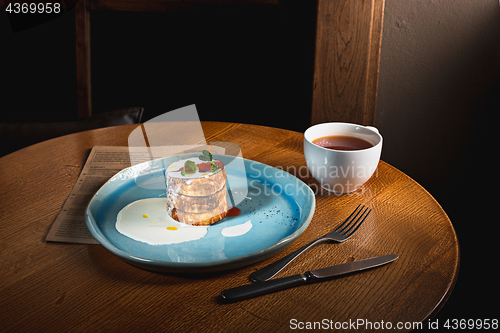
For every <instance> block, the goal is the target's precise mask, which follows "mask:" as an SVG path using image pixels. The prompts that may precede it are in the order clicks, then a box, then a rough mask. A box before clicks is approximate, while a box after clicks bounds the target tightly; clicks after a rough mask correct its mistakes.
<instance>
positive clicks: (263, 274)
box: [250, 237, 328, 282]
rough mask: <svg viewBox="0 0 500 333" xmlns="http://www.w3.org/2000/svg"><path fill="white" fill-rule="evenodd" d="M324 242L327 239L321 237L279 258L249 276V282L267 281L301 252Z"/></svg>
mask: <svg viewBox="0 0 500 333" xmlns="http://www.w3.org/2000/svg"><path fill="white" fill-rule="evenodd" d="M326 240H328V238H323V237H321V238H318V239H315V240H313V241H312V242H310V243H309V244H306V245H304V246H303V247H301V248H300V249H298V250H296V251H295V252H292V253H290V254H289V255H287V256H285V257H283V258H281V259H280V260H278V261H275V262H273V263H272V264H269V265H267V266H266V267H263V268H261V269H259V270H258V271H255V272H253V273H252V274H250V280H252V281H254V282H262V281H266V280H269V279H270V278H272V277H273V276H275V275H276V274H278V273H279V272H280V271H281V270H282V269H283V268H285V266H286V265H288V264H289V263H290V262H292V260H293V259H295V258H297V257H298V256H299V255H300V254H301V253H302V252H304V251H305V250H307V249H309V248H310V247H313V246H314V245H316V244H319V243H322V242H324V241H326Z"/></svg>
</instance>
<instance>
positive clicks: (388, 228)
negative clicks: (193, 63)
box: [0, 122, 459, 332]
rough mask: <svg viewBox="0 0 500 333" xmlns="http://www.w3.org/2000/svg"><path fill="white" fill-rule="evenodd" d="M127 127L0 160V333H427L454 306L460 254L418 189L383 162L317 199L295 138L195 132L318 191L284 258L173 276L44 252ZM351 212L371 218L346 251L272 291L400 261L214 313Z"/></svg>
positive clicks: (247, 129) (329, 251)
mask: <svg viewBox="0 0 500 333" xmlns="http://www.w3.org/2000/svg"><path fill="white" fill-rule="evenodd" d="M137 126H138V125H127V126H119V127H111V128H103V129H97V130H91V131H86V132H81V133H76V134H72V135H68V136H65V137H61V138H56V139H53V140H49V141H45V142H42V143H39V144H36V145H33V146H30V147H28V148H25V149H22V150H19V151H17V152H15V153H12V154H10V155H7V156H4V157H2V158H0V184H1V186H0V202H1V204H0V218H1V224H0V230H1V232H0V247H1V255H0V261H1V265H0V267H1V268H0V269H1V274H0V281H1V282H0V285H1V287H0V294H1V296H0V297H1V303H0V304H1V305H0V322H1V323H2V328H3V329H4V330H5V331H47V330H49V329H50V330H57V331H86V332H94V331H179V332H184V331H186V332H202V331H206V332H246V331H252V332H278V331H288V330H290V329H294V328H297V329H299V328H307V327H311V328H329V329H330V328H332V329H335V328H343V330H345V331H348V330H351V329H354V328H356V329H363V330H365V331H377V332H380V331H389V330H391V329H392V330H393V329H396V328H402V330H401V331H410V330H412V329H414V328H419V325H423V327H427V322H426V320H427V319H428V318H430V317H431V316H432V315H433V314H434V313H435V312H436V311H437V310H438V309H439V308H440V307H441V306H442V305H443V303H444V302H445V301H446V298H447V297H448V295H449V294H450V292H451V290H452V288H453V285H454V283H455V280H456V277H457V271H458V266H459V248H458V241H457V237H456V234H455V231H454V229H453V226H452V224H451V222H450V220H449V219H448V217H447V215H446V213H445V212H444V211H443V209H442V208H441V207H440V205H439V204H438V203H437V202H436V201H435V200H434V198H433V197H432V196H431V195H430V194H429V193H428V192H427V191H426V190H425V189H423V188H422V187H421V186H420V185H419V184H417V183H416V182H415V181H413V180H412V179H411V178H409V177H408V176H406V175H405V174H403V173H402V172H400V171H399V170H397V169H395V168H394V167H392V166H390V165H388V164H387V163H384V162H380V165H379V168H378V171H377V173H376V174H375V175H374V176H373V177H372V178H371V179H370V180H369V181H368V182H367V183H366V184H365V185H364V186H363V188H361V189H359V190H358V191H357V192H355V193H353V194H349V195H343V196H336V195H333V194H329V193H324V192H322V191H321V190H320V188H319V186H318V183H317V182H316V181H315V180H314V179H313V178H311V177H309V175H308V174H307V172H305V170H306V169H305V160H304V156H303V141H302V140H303V135H302V133H297V132H293V131H288V130H283V129H277V128H269V127H263V126H256V125H245V124H234V123H222V122H203V123H202V126H203V130H204V133H205V137H206V140H207V142H214V141H222V142H232V143H235V144H237V145H239V147H240V148H241V151H242V154H243V157H244V158H247V159H251V160H255V161H259V162H262V163H266V164H268V165H271V166H275V167H280V168H283V169H285V170H287V169H286V168H287V167H288V170H297V173H296V174H295V175H296V176H297V177H299V178H301V179H302V180H303V181H304V182H306V183H307V184H309V185H310V186H311V188H312V189H313V191H315V193H316V211H315V213H314V217H313V219H312V221H311V223H310V226H309V227H308V229H307V230H306V231H305V232H304V233H303V234H302V235H301V236H300V237H299V238H298V239H297V240H296V241H295V242H294V243H292V244H291V245H290V246H289V247H288V248H286V249H285V250H284V251H282V252H281V253H279V254H277V255H275V256H273V257H271V258H268V259H266V260H264V261H261V262H258V263H256V264H253V265H251V266H247V267H244V268H241V269H238V270H233V271H228V272H222V273H217V274H210V275H202V276H180V275H168V274H159V273H154V272H149V271H146V270H142V269H139V268H137V267H134V266H132V265H129V264H127V263H125V262H124V261H122V260H121V259H119V258H118V257H116V256H115V255H113V254H111V252H109V251H107V250H106V249H105V248H104V247H102V246H101V245H83V244H64V243H47V242H45V241H44V239H45V236H46V234H47V232H48V230H49V228H50V227H51V225H52V222H53V221H54V218H55V217H56V215H57V214H58V212H59V210H60V209H61V207H62V205H63V203H64V202H65V200H66V198H67V196H68V195H69V193H70V191H71V189H72V187H73V185H74V184H75V182H76V180H77V178H78V176H79V173H80V171H81V169H82V167H83V165H84V163H85V161H86V158H87V156H88V154H89V152H90V150H91V148H92V147H93V146H96V145H100V146H126V145H127V138H128V135H129V134H130V133H131V132H132V130H133V129H134V128H136V127H137ZM298 170H302V173H299V172H298ZM289 172H291V171H289ZM291 173H292V172H291ZM360 203H362V204H365V205H367V206H369V207H371V208H373V212H372V214H371V215H370V216H369V218H368V219H367V220H366V222H365V223H364V224H363V226H362V227H361V228H360V229H359V230H358V231H357V233H356V234H355V235H354V236H353V237H352V238H351V239H349V240H348V241H347V242H345V243H342V244H323V245H319V246H316V247H314V248H312V249H310V250H308V252H306V253H305V254H303V255H302V256H301V257H299V258H298V259H297V260H295V261H294V262H293V263H292V264H290V265H289V266H287V267H286V268H285V269H284V270H283V271H282V272H280V273H279V275H278V276H277V277H281V276H287V275H292V274H298V273H304V272H305V271H307V270H310V269H315V268H321V267H326V266H330V265H334V264H340V263H344V262H347V261H352V260H358V259H364V258H369V257H373V256H379V255H385V254H392V253H394V254H398V255H399V259H398V260H396V261H395V262H393V263H391V264H389V265H386V266H383V267H381V268H377V269H374V270H369V271H365V272H363V273H360V274H355V275H350V276H347V277H343V278H339V279H334V280H329V281H326V282H322V283H316V284H310V285H304V286H300V287H297V288H292V289H288V290H284V291H280V292H277V293H273V294H269V295H265V296H262V297H257V298H254V299H249V300H245V301H241V302H238V303H232V304H225V303H223V302H222V301H221V298H220V293H221V291H222V290H224V289H227V288H231V287H236V286H239V285H242V284H248V283H251V282H250V281H249V279H248V276H249V275H250V273H252V272H253V271H255V270H257V269H259V268H261V267H263V266H265V265H267V264H269V263H271V262H273V261H275V260H277V259H279V258H281V257H282V256H283V255H285V254H288V253H291V252H292V251H294V250H295V249H297V248H299V247H301V246H303V245H305V244H306V243H308V242H310V241H312V240H313V239H315V238H317V237H320V236H322V235H324V234H325V233H327V232H329V231H331V230H332V229H333V228H334V227H335V226H336V225H338V224H339V223H340V222H341V221H343V220H344V219H345V218H346V217H347V216H348V215H349V212H350V211H352V210H353V209H354V208H355V207H356V206H357V205H358V204H360Z"/></svg>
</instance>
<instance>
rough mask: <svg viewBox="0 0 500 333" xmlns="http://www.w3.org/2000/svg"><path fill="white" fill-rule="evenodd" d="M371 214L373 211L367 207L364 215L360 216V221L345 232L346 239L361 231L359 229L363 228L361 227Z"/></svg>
mask: <svg viewBox="0 0 500 333" xmlns="http://www.w3.org/2000/svg"><path fill="white" fill-rule="evenodd" d="M371 212H372V209H371V208H369V207H366V209H365V210H364V211H363V213H361V215H360V216H359V218H358V220H357V221H356V222H355V223H354V224H353V225H352V226H351V227H350V228H349V229H348V230H346V231H345V234H344V236H345V237H346V238H349V237H351V236H352V235H353V234H354V233H355V232H356V231H357V230H358V229H359V227H361V225H362V224H363V222H365V220H366V218H367V217H368V215H370V213H371ZM365 214H366V215H365ZM363 215H364V216H363Z"/></svg>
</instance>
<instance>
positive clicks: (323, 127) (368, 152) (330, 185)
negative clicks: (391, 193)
mask: <svg viewBox="0 0 500 333" xmlns="http://www.w3.org/2000/svg"><path fill="white" fill-rule="evenodd" d="M333 135H345V136H353V137H357V138H360V139H363V140H366V141H368V142H370V143H371V144H372V145H373V147H370V148H366V149H361V150H334V149H329V148H324V147H320V146H318V145H315V144H314V143H312V142H313V141H314V140H316V139H319V138H321V137H325V136H333ZM381 153H382V136H381V135H380V133H379V132H378V130H377V129H376V128H375V127H372V126H361V125H356V124H349V123H336V122H335V123H323V124H317V125H314V126H311V127H309V128H308V129H307V130H306V131H305V133H304V156H305V159H306V163H307V168H308V169H309V171H310V172H311V174H312V176H313V177H314V178H315V179H316V180H317V181H318V182H319V183H320V184H321V186H322V187H323V188H324V189H325V190H328V191H330V192H334V193H336V194H344V193H350V192H353V191H356V189H358V188H359V187H360V186H361V185H363V184H364V183H365V182H366V181H367V180H368V179H370V177H371V176H372V175H373V174H374V172H375V170H377V166H378V163H379V161H380V154H381Z"/></svg>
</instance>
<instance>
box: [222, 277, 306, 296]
mask: <svg viewBox="0 0 500 333" xmlns="http://www.w3.org/2000/svg"><path fill="white" fill-rule="evenodd" d="M307 280H308V274H307V273H306V274H297V275H292V276H287V277H283V278H279V279H274V280H268V281H263V282H257V283H252V284H247V285H244V286H240V287H236V288H232V289H227V290H224V291H223V292H222V293H221V295H222V298H223V299H224V300H226V301H228V302H236V301H241V300H244V299H247V298H252V297H257V296H261V295H265V294H269V293H272V292H275V291H278V290H283V289H287V288H291V287H295V286H300V285H301V284H304V283H306V282H307Z"/></svg>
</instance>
